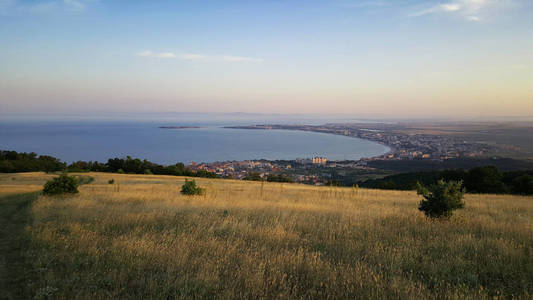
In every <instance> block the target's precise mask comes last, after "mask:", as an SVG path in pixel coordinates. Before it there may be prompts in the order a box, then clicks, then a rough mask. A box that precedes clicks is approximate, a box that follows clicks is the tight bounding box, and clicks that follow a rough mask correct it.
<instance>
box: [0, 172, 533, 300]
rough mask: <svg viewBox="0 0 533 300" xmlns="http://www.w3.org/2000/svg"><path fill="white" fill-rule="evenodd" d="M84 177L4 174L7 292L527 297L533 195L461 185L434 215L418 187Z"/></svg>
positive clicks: (531, 287) (0, 181)
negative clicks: (65, 190)
mask: <svg viewBox="0 0 533 300" xmlns="http://www.w3.org/2000/svg"><path fill="white" fill-rule="evenodd" d="M83 175H84V176H87V175H88V176H92V177H94V179H95V180H94V181H93V182H92V183H90V184H86V185H82V186H81V187H80V193H79V194H76V195H71V196H56V197H50V196H42V195H38V194H36V192H37V191H39V190H40V188H41V187H42V184H43V183H44V182H45V180H47V179H49V178H51V177H52V175H47V174H43V173H26V174H0V205H6V203H7V204H9V203H19V202H17V201H23V200H21V199H26V200H25V201H26V202H25V203H30V204H29V205H28V206H27V211H26V212H27V218H28V220H27V222H26V223H22V224H23V227H21V226H18V227H17V228H18V229H19V230H20V232H21V234H23V238H24V241H25V242H24V243H23V247H21V248H19V249H20V251H19V252H17V253H18V254H17V253H15V252H13V251H11V252H9V251H8V250H6V249H7V248H9V245H5V243H3V244H4V245H3V246H2V248H0V250H1V251H0V252H2V251H3V252H4V253H5V252H7V253H8V254H9V253H11V254H9V255H11V258H13V257H14V256H13V255H18V256H16V257H15V258H17V259H19V260H23V262H20V266H18V267H16V268H13V267H10V268H4V269H5V270H8V271H10V272H16V273H18V274H17V275H18V276H14V275H13V274H5V271H4V274H3V275H2V276H1V277H0V279H1V278H3V281H4V282H5V281H6V280H7V279H6V278H8V277H13V278H19V279H18V280H17V281H16V285H15V287H16V289H17V290H16V291H14V290H13V286H14V285H12V286H11V289H12V291H11V294H5V295H4V296H6V295H7V298H9V296H10V295H11V296H13V295H19V296H20V295H23V296H24V298H47V297H49V298H54V299H88V298H96V299H101V298H150V299H168V298H230V299H233V298H261V299H266V298H268V299H270V298H306V299H316V298H345V299H355V298H357V299H360V298H363V299H369V298H373V299H375V298H438V299H442V298H453V299H459V298H461V299H464V298H486V297H493V296H498V297H505V298H508V297H513V298H524V299H527V298H531V297H532V295H533V198H532V197H520V196H510V195H467V196H466V199H465V202H466V207H465V209H462V210H459V211H457V212H456V213H455V215H454V216H453V217H452V218H451V219H450V220H447V221H434V220H429V219H427V218H426V217H425V216H424V214H423V213H422V212H420V211H418V210H417V206H418V202H419V201H420V197H419V196H418V195H416V193H415V192H405V191H382V190H371V189H355V188H338V187H313V186H305V185H299V184H287V183H261V182H246V181H234V180H220V179H202V178H195V180H196V181H197V183H198V184H199V185H200V186H202V187H204V188H205V189H206V192H205V194H204V195H201V196H184V195H181V194H180V188H181V185H182V184H183V183H184V181H185V178H184V177H171V176H155V175H125V174H123V175H119V174H108V173H88V174H87V173H85V174H83ZM110 179H114V180H115V183H114V184H109V183H108V181H109V180H110ZM28 195H30V196H31V195H33V196H31V197H34V198H31V197H30V196H28ZM28 197H30V198H31V199H30V198H28ZM28 199H29V200H28ZM28 201H30V202H28ZM2 218H4V220H7V219H5V218H7V216H5V215H2ZM6 222H7V221H6ZM6 224H7V223H6ZM5 231H6V229H5V227H4V230H3V235H5V236H8V235H9V232H5ZM9 231H10V232H16V231H15V230H12V229H9ZM17 236H18V235H17ZM12 238H13V237H12ZM21 238H22V237H21ZM3 256H4V257H5V256H6V255H5V254H4V255H3ZM5 264H9V261H7V262H6V259H4V265H5ZM1 272H2V271H0V273H1ZM0 298H2V297H0Z"/></svg>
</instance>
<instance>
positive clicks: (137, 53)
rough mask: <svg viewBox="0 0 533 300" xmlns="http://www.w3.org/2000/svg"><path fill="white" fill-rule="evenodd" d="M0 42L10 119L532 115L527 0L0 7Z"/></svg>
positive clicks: (0, 109)
mask: <svg viewBox="0 0 533 300" xmlns="http://www.w3.org/2000/svg"><path fill="white" fill-rule="evenodd" d="M0 38H1V39H2V43H1V44H0V66H1V68H0V117H1V118H4V119H5V118H7V119H17V118H19V119H20V118H21V116H22V119H23V118H24V117H23V116H26V117H28V116H30V118H33V117H36V118H38V117H41V118H45V119H46V118H50V116H54V115H55V116H63V117H65V116H68V118H71V117H72V116H81V117H82V118H100V115H111V117H116V116H117V115H123V116H122V118H129V117H128V116H131V115H143V114H145V115H158V114H164V113H166V112H169V113H170V112H171V113H176V112H180V113H187V114H193V113H198V112H200V113H202V114H206V113H229V114H231V113H235V112H244V113H247V114H252V113H260V114H282V115H305V116H308V115H320V116H331V115H342V116H343V117H344V116H348V118H355V119H432V118H434V119H441V120H442V119H444V120H448V119H449V120H479V119H483V120H492V119H494V120H501V119H502V118H503V119H518V120H524V119H526V120H531V119H532V118H531V117H532V116H533V84H532V82H533V2H531V1H527V0H443V1H429V0H400V1H391V0H369V1H366V0H365V1H349V0H338V1H259V2H253V3H250V2H248V1H228V2H221V1H201V2H198V1H157V2H155V1H135V2H131V1H105V0H37V1H25V0H0ZM506 116H509V117H506Z"/></svg>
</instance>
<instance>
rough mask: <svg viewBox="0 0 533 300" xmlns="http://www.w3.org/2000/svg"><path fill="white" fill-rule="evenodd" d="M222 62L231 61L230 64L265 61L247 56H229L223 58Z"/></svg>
mask: <svg viewBox="0 0 533 300" xmlns="http://www.w3.org/2000/svg"><path fill="white" fill-rule="evenodd" d="M222 60H224V61H229V62H241V61H242V62H246V61H263V60H262V59H260V58H253V57H245V56H229V55H224V56H222Z"/></svg>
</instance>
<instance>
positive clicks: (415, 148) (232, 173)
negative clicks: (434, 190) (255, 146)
mask: <svg viewBox="0 0 533 300" xmlns="http://www.w3.org/2000/svg"><path fill="white" fill-rule="evenodd" d="M226 128H233V129H243V130H246V129H247V130H302V131H312V132H321V133H328V134H336V135H343V136H349V137H354V138H360V139H366V140H370V141H373V142H377V143H381V144H383V145H386V146H387V147H389V148H390V151H389V152H388V153H386V154H384V155H381V156H376V157H368V158H361V159H360V160H357V161H350V160H348V161H329V160H328V159H327V157H309V158H300V159H295V160H286V161H268V160H245V161H225V162H212V163H196V162H193V163H191V164H189V166H188V167H189V169H191V170H192V171H198V170H205V171H208V172H213V173H216V174H217V176H219V177H224V178H234V179H247V178H250V174H255V175H256V178H257V176H259V177H260V178H262V179H265V180H266V179H268V178H269V176H271V175H273V174H287V176H289V178H291V180H293V181H296V182H301V183H309V184H315V185H321V184H327V183H328V182H331V177H332V176H331V173H332V172H331V169H351V170H359V171H362V172H368V171H369V170H372V169H374V168H373V167H372V166H371V165H372V163H373V162H393V161H427V162H433V163H435V162H443V161H446V160H451V159H461V158H470V159H474V158H481V157H486V156H487V155H490V153H492V152H493V151H494V150H495V146H492V145H488V144H483V143H478V142H472V141H466V140H463V139H460V138H458V137H455V136H451V135H450V136H446V135H436V134H409V133H405V132H402V131H401V130H400V129H401V127H400V129H399V127H398V125H396V124H395V125H392V124H385V123H372V124H366V123H361V124H351V123H348V124H326V125H320V126H315V125H251V126H232V127H226Z"/></svg>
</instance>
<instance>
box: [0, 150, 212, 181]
mask: <svg viewBox="0 0 533 300" xmlns="http://www.w3.org/2000/svg"><path fill="white" fill-rule="evenodd" d="M58 171H68V172H110V173H127V174H155V175H174V176H191V177H207V178H215V177H216V174H215V173H213V172H208V171H205V170H199V171H196V172H195V171H191V170H190V169H189V168H187V167H185V165H184V164H183V163H176V164H173V165H168V166H165V165H160V164H156V163H153V162H150V161H148V160H146V159H144V160H141V159H138V158H132V157H130V156H126V158H111V159H109V160H108V161H107V163H100V162H98V161H88V162H87V161H76V162H73V163H71V164H67V163H65V162H61V160H59V159H58V158H55V157H52V156H48V155H37V153H34V152H30V153H26V152H22V153H19V152H16V151H0V173H18V172H58Z"/></svg>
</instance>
